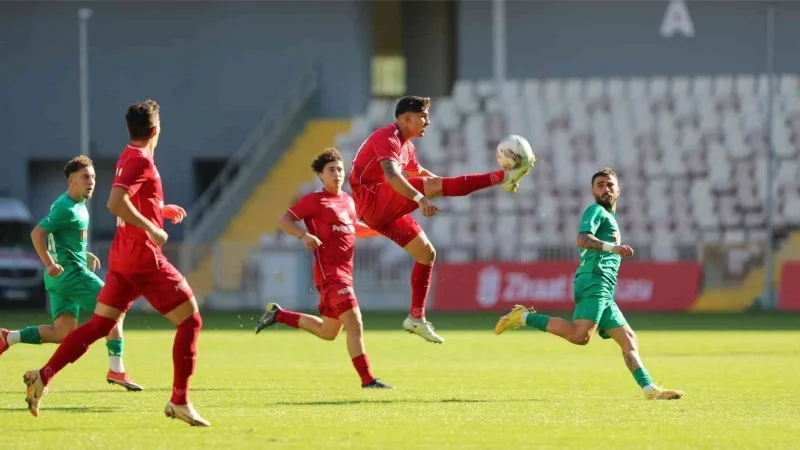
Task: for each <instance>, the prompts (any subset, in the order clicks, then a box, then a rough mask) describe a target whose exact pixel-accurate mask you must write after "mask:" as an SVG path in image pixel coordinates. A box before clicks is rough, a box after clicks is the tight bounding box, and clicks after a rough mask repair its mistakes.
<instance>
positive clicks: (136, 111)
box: [24, 100, 210, 427]
mask: <svg viewBox="0 0 800 450" xmlns="http://www.w3.org/2000/svg"><path fill="white" fill-rule="evenodd" d="M159 109H160V108H159V105H158V103H156V102H155V101H153V100H147V101H145V102H143V103H139V104H134V105H131V106H130V107H129V108H128V111H127V114H126V115H125V120H126V122H127V125H128V134H129V135H130V138H131V140H130V143H129V144H128V146H127V147H125V150H123V152H122V155H121V156H120V157H119V160H117V166H116V173H115V177H114V184H113V186H112V188H111V195H110V196H109V199H108V205H107V206H108V209H109V210H110V211H111V212H112V213H114V214H115V215H116V216H117V232H116V234H115V236H114V242H113V243H112V245H111V251H110V252H109V256H108V261H109V264H108V265H109V268H108V275H107V276H106V284H105V286H103V289H102V290H101V291H100V295H99V297H98V299H97V303H98V304H97V308H96V309H95V311H94V316H93V317H92V318H91V320H89V321H88V322H86V323H85V324H83V325H81V326H80V327H78V328H77V329H75V330H74V331H73V332H71V333H70V334H68V335H67V336H66V337H65V338H64V340H63V341H62V343H61V345H60V346H59V347H58V350H56V352H55V354H54V355H53V356H52V357H51V358H50V360H49V361H48V362H47V364H45V365H44V366H43V367H42V368H41V369H38V370H30V371H28V372H26V373H25V375H24V380H25V384H26V385H27V397H26V401H27V402H28V409H29V410H30V411H31V413H32V414H33V415H34V416H35V417H38V416H39V404H40V402H41V400H42V397H44V395H45V394H46V393H47V385H48V384H49V383H50V381H51V380H52V378H53V377H54V376H55V375H56V374H57V373H58V372H59V371H61V369H63V368H64V367H65V366H66V365H67V364H69V363H73V362H75V361H77V360H78V359H79V358H80V357H81V356H82V355H83V354H84V353H86V350H88V348H89V346H90V345H91V344H92V343H94V342H95V341H97V340H98V339H100V338H102V337H104V336H106V335H108V333H109V332H110V331H111V329H113V328H114V326H115V325H116V323H117V321H118V320H119V318H120V317H121V316H122V314H124V313H125V312H126V311H127V310H128V309H129V308H130V307H131V304H132V303H133V302H134V301H135V300H136V299H137V298H138V297H139V296H141V295H143V296H144V297H145V298H146V299H147V301H148V303H150V305H152V306H153V307H154V308H155V309H156V310H158V312H160V313H161V314H162V315H164V316H165V317H166V318H167V319H169V320H170V322H172V323H173V324H175V326H176V327H177V329H178V330H177V333H176V334H175V341H174V344H173V347H172V363H173V365H174V377H173V389H172V398H171V399H170V400H169V401H168V402H167V406H166V408H165V410H164V412H165V413H166V415H167V417H172V418H178V419H180V420H183V421H184V422H186V423H188V424H190V425H192V426H205V427H207V426H210V423H209V422H208V421H206V420H205V419H203V418H202V417H200V415H199V414H198V413H197V411H195V409H194V407H193V406H192V404H191V403H189V399H188V390H189V378H190V377H191V376H192V373H193V372H194V368H195V358H196V357H197V337H198V335H199V333H200V328H201V327H202V320H201V318H200V313H199V312H198V308H197V302H196V301H195V299H194V294H193V293H192V289H191V288H190V287H189V284H188V283H187V282H186V279H185V278H184V277H183V275H181V273H180V272H178V270H177V269H175V267H173V266H172V264H170V262H169V261H167V258H166V257H165V256H164V254H163V253H162V250H161V246H162V245H163V244H164V243H165V242H166V241H167V238H168V236H167V233H166V232H165V231H164V229H163V228H164V219H168V220H171V221H172V222H173V223H175V224H177V223H180V222H181V221H183V219H184V218H185V217H186V211H184V210H183V208H181V207H180V206H177V205H164V193H163V190H162V186H161V177H160V175H159V173H158V170H157V169H156V165H155V162H154V160H153V153H154V151H155V149H156V145H157V144H158V137H159V134H160V132H161V123H160V120H159Z"/></svg>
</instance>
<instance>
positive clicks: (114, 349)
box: [106, 339, 125, 358]
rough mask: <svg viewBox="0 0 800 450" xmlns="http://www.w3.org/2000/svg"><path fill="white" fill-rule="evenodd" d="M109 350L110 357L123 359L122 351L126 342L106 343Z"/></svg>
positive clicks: (115, 340)
mask: <svg viewBox="0 0 800 450" xmlns="http://www.w3.org/2000/svg"><path fill="white" fill-rule="evenodd" d="M106 348H107V349H108V356H118V357H120V358H121V357H122V350H123V349H124V348H125V341H124V340H122V339H114V340H113V341H107V342H106Z"/></svg>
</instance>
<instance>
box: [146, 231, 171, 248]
mask: <svg viewBox="0 0 800 450" xmlns="http://www.w3.org/2000/svg"><path fill="white" fill-rule="evenodd" d="M147 237H149V238H150V240H151V241H153V243H154V244H156V245H164V243H165V242H167V239H169V235H168V234H167V232H166V231H164V230H162V229H161V228H155V229H153V230H150V231H148V232H147Z"/></svg>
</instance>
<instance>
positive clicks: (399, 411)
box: [0, 312, 800, 450]
mask: <svg viewBox="0 0 800 450" xmlns="http://www.w3.org/2000/svg"><path fill="white" fill-rule="evenodd" d="M259 315H260V313H258V312H252V313H233V314H231V313H226V314H205V315H204V321H205V327H204V330H203V333H202V334H201V339H200V343H199V351H200V354H199V358H198V364H197V371H196V374H195V376H194V377H193V379H192V393H191V400H192V401H193V403H194V404H195V406H196V407H197V409H198V411H199V412H200V413H201V415H203V416H204V417H205V418H206V419H208V420H210V421H211V422H212V428H210V429H195V428H191V427H189V426H188V425H186V424H184V423H183V422H179V421H177V420H167V419H166V418H165V417H164V415H163V412H162V411H163V407H164V404H165V403H166V401H167V399H168V398H169V395H170V390H171V389H170V386H171V383H172V360H171V354H172V353H171V347H172V339H173V331H172V327H171V325H170V324H169V323H168V322H167V321H166V320H165V319H162V318H160V317H154V316H149V315H131V317H129V319H128V321H127V322H126V346H125V350H126V355H125V365H126V368H127V369H128V371H129V373H130V374H131V375H132V376H133V377H134V379H135V380H136V381H137V382H139V383H142V384H143V385H144V386H145V388H146V389H147V390H146V391H145V392H141V393H128V392H125V391H124V390H122V389H121V388H119V387H111V386H108V385H107V384H106V383H105V372H106V371H107V370H108V369H107V367H108V366H107V364H108V362H107V357H106V356H105V346H104V345H103V344H102V341H101V342H98V343H97V344H95V345H94V346H93V347H92V348H91V349H90V351H89V353H88V354H87V355H86V356H84V358H82V359H81V360H80V361H78V363H77V364H76V365H71V366H67V368H66V369H65V370H64V371H63V372H62V373H61V374H59V375H58V377H56V378H55V380H54V382H53V383H52V386H51V391H50V394H49V395H47V396H46V397H45V399H44V401H43V404H42V410H41V417H40V418H39V419H35V418H33V417H32V416H31V415H30V414H29V413H28V411H27V410H26V407H25V402H24V396H25V395H24V385H23V383H22V373H23V372H24V371H25V370H26V369H33V368H36V367H39V366H41V365H42V364H43V363H44V362H45V361H46V359H47V358H48V357H49V356H50V354H51V353H52V352H53V351H54V350H55V346H53V345H42V346H38V347H37V346H27V345H18V346H15V347H13V348H11V349H10V350H9V351H8V352H6V353H5V354H4V355H3V356H2V357H0V443H2V444H4V446H5V447H9V448H22V447H23V446H24V447H25V448H33V447H34V446H37V445H38V446H42V445H44V446H46V447H48V448H87V449H88V448H137V449H139V448H141V449H148V450H152V449H157V448H170V449H172V448H176V447H178V446H188V447H190V448H237V447H240V448H241V447H245V448H247V447H251V448H252V447H255V446H266V447H268V448H325V449H336V448H373V449H374V448H381V449H388V448H401V447H413V448H420V449H427V448H431V449H441V448H457V449H467V448H493V449H495V448H506V447H518V448H554V449H564V448H599V447H604V446H613V447H614V448H636V449H640V448H796V445H795V443H796V439H797V436H800V401H798V400H797V399H798V398H800V383H798V379H800V346H798V345H797V344H798V342H800V325H799V324H800V316H798V315H771V314H747V315H635V314H629V315H628V320H629V322H630V323H631V324H632V325H633V327H634V328H635V329H637V330H638V334H639V339H640V343H641V353H642V356H643V358H644V362H645V364H646V366H647V368H648V369H649V370H650V372H651V374H652V375H653V377H654V380H656V381H657V382H659V383H662V384H663V385H664V386H667V387H674V388H678V389H683V390H685V391H686V393H687V395H686V397H684V398H683V399H682V400H678V401H672V402H652V401H645V400H644V399H643V396H642V394H641V392H640V390H639V388H638V387H637V386H636V384H635V382H634V380H633V377H632V376H631V375H630V374H629V373H628V371H627V370H626V369H625V365H624V363H623V361H622V357H621V356H620V352H619V350H618V348H617V346H616V344H614V343H613V342H611V341H602V340H601V339H599V337H598V336H595V337H594V339H593V341H592V343H590V344H589V345H588V346H586V347H577V346H574V345H571V344H568V343H566V342H564V341H562V340H561V339H560V338H557V337H555V336H549V335H546V334H544V333H542V332H539V331H535V330H530V329H526V330H518V331H512V332H509V333H507V334H504V335H502V336H495V335H494V334H492V331H491V330H492V327H493V326H494V323H495V321H496V319H497V317H498V316H499V314H479V315H475V314H463V315H447V316H445V315H440V314H433V315H431V316H430V319H431V320H432V321H433V322H434V323H435V324H436V326H437V331H439V332H441V334H442V335H443V336H445V338H446V339H447V342H446V343H445V344H444V345H433V344H428V343H426V342H424V341H423V340H422V339H421V338H419V337H416V336H412V335H409V334H406V333H404V332H403V331H402V330H401V327H400V324H401V322H402V320H403V317H404V314H403V313H396V314H386V313H369V312H367V313H366V314H365V323H366V343H367V350H368V354H369V356H370V360H371V362H372V367H373V370H374V372H375V374H376V375H377V376H379V377H381V378H382V379H383V380H385V381H387V382H389V383H392V384H395V385H396V386H397V388H398V389H396V390H394V391H363V390H361V389H360V387H359V380H358V377H357V376H356V373H355V370H354V369H353V368H352V365H351V364H350V361H349V358H348V356H347V352H346V349H345V343H344V335H342V336H340V337H339V339H338V340H337V341H335V342H324V341H321V340H319V339H317V338H315V337H313V336H310V335H308V334H307V333H304V332H301V331H297V330H292V329H288V328H287V327H284V326H282V325H279V326H278V327H277V328H274V329H268V330H266V331H264V332H262V333H261V334H260V335H258V336H255V335H254V334H253V331H252V327H253V325H254V323H255V321H256V320H257V318H258V316H259ZM0 319H1V320H0V324H2V326H3V327H11V328H17V327H21V326H24V325H29V324H32V323H46V321H47V316H46V315H44V314H15V313H13V314H12V313H8V312H3V313H2V314H0Z"/></svg>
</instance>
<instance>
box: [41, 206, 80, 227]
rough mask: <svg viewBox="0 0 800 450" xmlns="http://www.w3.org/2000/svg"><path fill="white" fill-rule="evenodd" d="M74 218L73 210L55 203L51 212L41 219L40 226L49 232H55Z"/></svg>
mask: <svg viewBox="0 0 800 450" xmlns="http://www.w3.org/2000/svg"><path fill="white" fill-rule="evenodd" d="M73 219H74V214H73V213H72V210H70V209H67V208H64V207H63V206H60V205H57V204H54V205H53V206H52V208H50V212H49V213H48V214H47V216H45V217H44V218H43V219H42V220H40V221H39V227H40V228H41V229H43V230H44V231H47V232H48V233H55V232H56V231H58V230H59V229H61V228H64V227H66V226H67V225H69V224H70V223H71V222H72V220H73Z"/></svg>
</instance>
